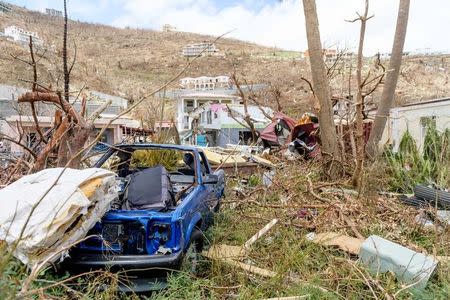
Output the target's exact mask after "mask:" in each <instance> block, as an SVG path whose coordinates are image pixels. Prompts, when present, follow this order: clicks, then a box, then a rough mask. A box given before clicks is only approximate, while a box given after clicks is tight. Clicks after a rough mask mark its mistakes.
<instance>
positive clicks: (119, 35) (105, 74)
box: [0, 6, 450, 115]
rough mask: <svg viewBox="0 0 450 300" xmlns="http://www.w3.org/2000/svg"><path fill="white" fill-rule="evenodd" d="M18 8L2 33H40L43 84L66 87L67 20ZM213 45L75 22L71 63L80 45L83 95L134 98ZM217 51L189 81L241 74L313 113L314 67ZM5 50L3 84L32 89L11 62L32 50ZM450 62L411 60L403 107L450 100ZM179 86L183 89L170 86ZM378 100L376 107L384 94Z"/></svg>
mask: <svg viewBox="0 0 450 300" xmlns="http://www.w3.org/2000/svg"><path fill="white" fill-rule="evenodd" d="M13 8H14V9H13V11H12V12H11V13H7V14H0V28H2V29H3V28H4V27H5V26H9V25H17V26H19V27H22V28H24V29H27V30H31V31H36V32H37V33H38V34H39V36H40V37H42V39H43V40H44V43H45V45H46V46H47V48H48V50H47V51H46V53H45V55H44V58H43V59H42V60H40V61H39V66H38V68H39V80H40V82H41V83H43V84H52V86H55V85H56V84H58V82H59V84H61V80H60V78H59V76H60V74H61V71H60V70H61V68H62V63H61V60H62V59H61V50H60V49H61V45H62V30H63V23H62V19H61V18H54V17H49V16H46V15H44V14H41V13H38V12H34V11H29V10H25V9H22V8H19V7H14V6H13ZM214 39H215V37H212V36H204V35H198V34H193V33H186V32H159V31H153V30H141V29H118V28H114V27H110V26H105V25H99V24H89V23H82V22H77V21H70V23H69V40H70V41H69V45H70V48H71V49H70V57H71V58H73V56H74V55H73V54H74V49H75V46H76V53H77V55H76V63H75V67H74V70H73V74H72V78H71V80H72V89H73V90H74V91H76V90H78V89H80V88H81V87H83V86H85V85H86V86H87V87H88V88H90V89H92V90H98V91H102V92H105V93H110V94H115V95H119V96H123V97H126V98H129V99H135V98H136V97H139V96H140V95H142V94H144V93H145V92H148V91H150V90H152V89H154V88H156V87H158V86H160V85H162V84H163V83H164V82H165V81H167V80H168V79H169V78H171V77H173V76H174V75H175V74H177V73H178V72H179V71H180V70H181V69H182V68H183V67H184V66H185V64H186V63H187V59H186V58H184V57H182V56H181V55H180V53H181V49H182V47H183V46H184V45H186V44H189V43H192V42H201V41H205V40H206V41H212V40H214ZM216 46H217V48H219V49H220V50H221V51H222V52H223V53H224V54H225V56H223V57H221V56H219V57H202V58H200V59H198V60H196V61H195V62H194V63H193V64H192V66H191V67H190V68H189V69H188V70H187V71H186V72H185V74H184V75H183V76H201V75H207V76H214V75H221V74H230V73H232V72H233V70H234V69H236V71H237V73H238V74H241V75H242V76H244V77H245V78H246V79H247V80H248V81H249V82H265V83H269V84H273V85H275V86H277V87H279V88H280V90H281V91H282V102H283V103H284V105H285V107H287V108H288V109H289V111H291V112H292V113H293V114H294V115H298V114H300V113H301V112H303V111H306V110H310V109H312V101H311V93H310V89H309V87H308V85H307V84H306V82H305V81H303V80H301V79H300V78H301V77H305V78H310V75H309V65H308V62H307V60H299V59H295V60H294V59H293V58H294V57H296V56H297V53H295V52H294V53H292V52H288V51H280V50H276V49H271V48H267V47H263V46H259V45H255V44H251V43H248V42H243V41H239V40H235V39H229V38H222V39H220V40H219V41H218V42H217V43H216ZM0 49H1V51H0V69H1V70H2V71H3V72H1V74H0V82H1V83H5V84H14V85H21V86H24V85H25V86H26V85H27V84H26V83H25V82H23V81H21V80H20V79H28V80H30V79H31V72H30V71H29V66H27V65H25V64H23V63H21V62H19V61H17V60H14V59H12V57H11V54H12V55H15V56H19V57H21V58H23V59H28V57H29V53H28V49H27V48H23V47H21V46H20V45H18V44H15V43H13V42H10V41H7V40H5V39H0ZM449 60H450V57H449V56H441V57H431V56H427V57H415V58H414V57H411V58H406V59H405V63H404V66H403V70H402V72H401V78H400V82H399V86H398V103H404V102H408V101H412V100H417V99H429V98H433V97H442V96H448V95H449V94H450V85H449V84H448V77H449V74H450V67H449ZM372 61H373V59H372V58H370V59H367V65H366V69H367V70H368V69H369V68H371V64H372ZM385 64H386V65H387V62H386V63H385ZM347 69H348V68H347ZM353 70H354V67H353ZM337 74H338V75H339V76H336V77H335V78H334V79H333V81H332V86H333V94H334V95H346V94H347V93H348V83H347V81H348V75H346V68H344V67H342V68H341V69H339V70H338V72H337ZM176 86H177V82H175V83H174V84H172V85H171V87H176ZM353 89H354V87H353ZM374 98H375V101H376V98H377V93H375V94H374Z"/></svg>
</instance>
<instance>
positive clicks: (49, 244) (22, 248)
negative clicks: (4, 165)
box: [0, 168, 117, 269]
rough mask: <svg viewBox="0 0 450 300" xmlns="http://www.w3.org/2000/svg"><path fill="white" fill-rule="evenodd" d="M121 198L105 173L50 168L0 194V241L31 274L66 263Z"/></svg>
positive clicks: (113, 178) (19, 181)
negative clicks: (118, 198)
mask: <svg viewBox="0 0 450 300" xmlns="http://www.w3.org/2000/svg"><path fill="white" fill-rule="evenodd" d="M115 197H117V188H116V181H115V174H114V173H112V172H110V171H107V170H103V169H95V168H93V169H86V170H75V169H63V168H54V169H46V170H43V171H40V172H38V173H35V174H32V175H28V176H24V177H22V178H21V179H19V180H17V181H16V182H14V183H12V184H11V185H9V186H7V187H5V188H3V189H1V190H0V199H1V201H2V204H1V205H2V209H1V210H0V240H1V241H5V242H6V243H7V244H8V247H9V249H10V251H12V253H13V254H14V256H15V257H17V258H18V259H19V260H21V261H22V262H23V263H24V264H27V265H28V266H29V267H30V268H31V269H36V268H39V269H40V268H42V267H44V266H46V265H48V264H51V263H53V262H56V261H58V260H59V259H62V258H64V256H65V255H66V254H67V252H68V250H69V248H70V247H71V246H73V245H74V244H76V243H77V242H79V241H80V240H81V239H83V238H84V237H85V236H86V234H87V232H88V231H89V229H90V228H92V227H93V226H94V224H95V223H96V222H97V221H99V220H100V219H101V218H102V216H103V215H104V214H105V212H106V211H107V210H108V209H109V204H110V202H111V201H112V200H113V199H114V198H115Z"/></svg>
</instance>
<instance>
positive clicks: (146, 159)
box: [130, 150, 182, 171]
mask: <svg viewBox="0 0 450 300" xmlns="http://www.w3.org/2000/svg"><path fill="white" fill-rule="evenodd" d="M180 159H182V157H181V153H180V151H176V150H136V151H134V152H133V156H132V159H131V164H130V165H131V166H132V167H133V168H136V167H137V168H152V167H155V166H157V165H162V166H163V167H164V168H166V169H167V170H169V171H174V170H176V168H177V164H178V162H179V161H180Z"/></svg>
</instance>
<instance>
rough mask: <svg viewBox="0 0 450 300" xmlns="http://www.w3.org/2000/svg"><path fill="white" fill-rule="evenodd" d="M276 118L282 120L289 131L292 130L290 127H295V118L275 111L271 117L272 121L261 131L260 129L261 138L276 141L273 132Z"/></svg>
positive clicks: (276, 138) (276, 121)
mask: <svg viewBox="0 0 450 300" xmlns="http://www.w3.org/2000/svg"><path fill="white" fill-rule="evenodd" d="M278 120H283V121H284V122H285V123H286V125H287V126H288V127H289V130H290V131H292V129H293V128H294V127H295V124H296V122H295V120H294V119H292V118H291V117H288V116H286V115H285V114H283V113H282V112H277V113H276V114H275V115H274V116H273V118H272V123H270V124H269V125H267V127H266V128H264V129H263V131H261V134H260V137H261V139H263V140H266V141H269V142H274V143H278V137H277V135H276V133H275V126H276V125H277V123H278Z"/></svg>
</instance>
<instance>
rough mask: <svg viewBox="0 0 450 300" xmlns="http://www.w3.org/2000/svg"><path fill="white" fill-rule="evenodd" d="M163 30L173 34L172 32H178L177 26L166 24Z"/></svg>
mask: <svg viewBox="0 0 450 300" xmlns="http://www.w3.org/2000/svg"><path fill="white" fill-rule="evenodd" d="M161 29H162V31H164V32H172V31H176V30H177V28H176V27H175V26H172V25H170V24H164V25H163V26H162V28H161Z"/></svg>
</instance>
